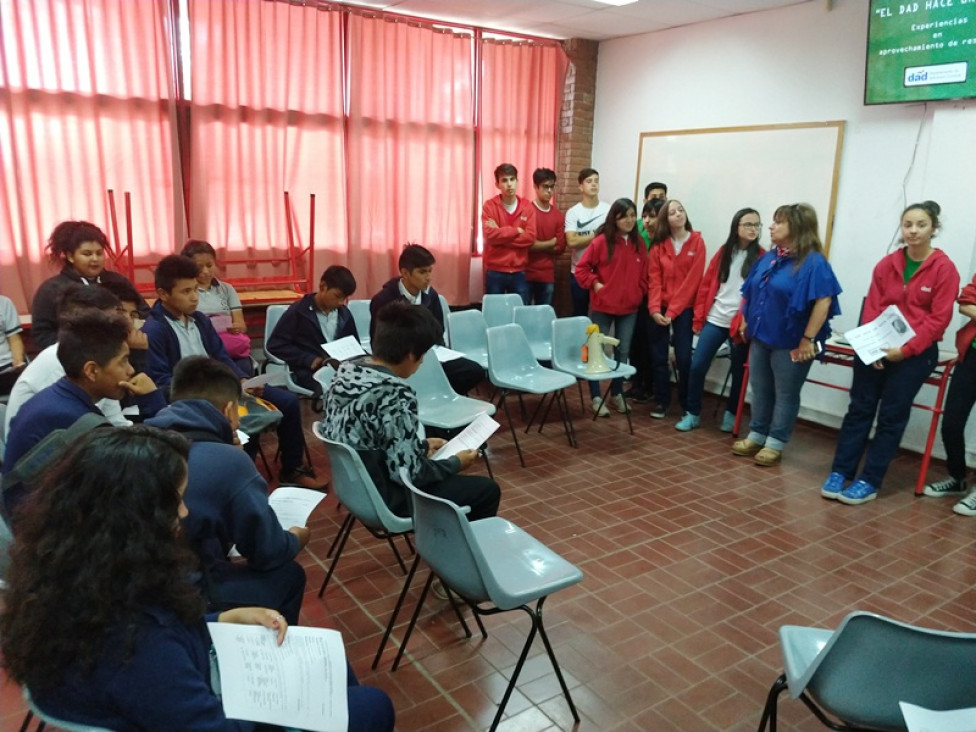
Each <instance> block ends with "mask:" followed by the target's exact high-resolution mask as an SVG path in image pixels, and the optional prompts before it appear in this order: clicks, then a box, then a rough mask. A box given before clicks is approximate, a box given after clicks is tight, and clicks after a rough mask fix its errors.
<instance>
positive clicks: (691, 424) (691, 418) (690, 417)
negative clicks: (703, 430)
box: [674, 412, 701, 432]
mask: <svg viewBox="0 0 976 732" xmlns="http://www.w3.org/2000/svg"><path fill="white" fill-rule="evenodd" d="M700 426H701V417H699V416H698V415H697V414H692V413H691V412H685V416H684V417H682V418H681V419H679V420H678V423H677V424H676V425H675V426H674V428H675V429H676V430H678V431H679V432H691V431H692V430H693V429H695V427H700Z"/></svg>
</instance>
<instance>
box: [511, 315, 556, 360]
mask: <svg viewBox="0 0 976 732" xmlns="http://www.w3.org/2000/svg"><path fill="white" fill-rule="evenodd" d="M555 319H556V311H555V310H553V309H552V305H519V306H517V307H516V308H514V309H513V310H512V322H513V323H515V324H516V325H520V326H522V330H524V331H525V337H526V338H528V339H529V346H530V347H531V348H532V355H533V356H535V360H536V361H540V362H548V361H551V360H552V323H553V321H554V320H555Z"/></svg>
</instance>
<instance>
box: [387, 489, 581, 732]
mask: <svg viewBox="0 0 976 732" xmlns="http://www.w3.org/2000/svg"><path fill="white" fill-rule="evenodd" d="M400 479H401V481H402V482H403V484H404V485H406V486H407V487H408V488H409V489H410V491H411V493H412V494H413V507H414V531H415V535H414V536H415V539H416V543H417V554H418V555H419V556H420V557H421V558H422V559H423V560H424V562H426V563H427V564H428V565H429V566H430V569H431V575H430V576H429V577H428V578H427V584H426V585H424V589H423V592H422V593H421V595H420V600H419V601H418V602H417V607H416V609H415V610H414V613H413V617H412V618H411V619H410V625H409V626H408V628H407V632H406V634H405V635H404V638H403V644H402V645H401V646H400V650H399V651H398V653H397V657H396V661H395V662H394V664H393V669H394V670H396V668H397V667H398V666H399V663H400V659H401V658H402V657H403V653H404V651H405V650H406V648H407V643H408V642H409V641H410V634H411V631H412V630H413V627H414V625H416V622H417V618H418V617H419V615H420V610H421V608H422V606H423V602H424V599H425V598H426V596H427V591H428V589H429V588H430V585H431V581H432V579H433V577H434V575H436V576H437V577H439V578H440V579H441V581H442V582H443V583H444V585H445V587H447V588H448V589H449V590H451V591H453V592H455V593H457V594H458V595H459V596H460V597H461V599H463V600H464V601H465V602H466V603H467V604H468V606H469V607H470V608H471V610H472V611H473V612H474V613H475V618H476V619H477V620H478V625H479V627H480V628H481V632H482V634H483V635H484V637H487V633H485V629H484V625H482V623H481V618H480V616H482V615H494V614H496V613H500V612H506V611H508V610H524V611H525V613H526V615H528V616H529V618H530V619H531V621H532V627H531V628H530V630H529V633H528V636H527V637H526V639H525V644H524V645H523V646H522V651H521V653H520V654H519V658H518V662H517V663H516V664H515V668H514V669H513V670H512V676H511V678H510V679H509V681H508V686H506V687H505V693H504V694H503V695H502V699H501V702H500V703H499V705H498V711H497V712H496V713H495V718H494V719H493V720H492V723H491V727H490V728H489V729H490V730H494V729H495V728H496V727H498V723H499V722H500V721H501V718H502V713H503V712H504V711H505V705H506V704H507V703H508V700H509V697H510V696H511V695H512V691H513V690H514V689H515V684H516V683H517V682H518V677H519V673H520V672H521V671H522V666H523V664H524V663H525V659H526V657H527V656H528V654H529V650H530V649H531V647H532V642H533V641H534V640H535V636H536V634H537V633H538V634H539V636H541V638H542V643H543V645H544V646H545V648H546V653H547V654H548V655H549V660H550V662H551V663H552V668H553V671H555V673H556V678H557V679H558V680H559V685H560V687H561V688H562V692H563V696H564V697H565V698H566V703H567V704H569V709H570V712H572V715H573V719H575V720H576V721H577V722H579V721H580V718H579V714H578V713H577V712H576V705H575V704H573V698H572V696H570V693H569V687H567V686H566V681H565V679H564V678H563V674H562V670H561V669H560V668H559V662H558V661H557V660H556V655H555V653H553V650H552V644H551V643H550V642H549V636H548V635H547V634H546V628H545V625H544V624H543V619H542V606H543V603H545V601H546V598H548V597H549V596H550V595H551V594H553V593H554V592H558V591H559V590H562V589H565V588H567V587H571V586H573V585H575V584H578V583H579V582H580V581H581V580H582V579H583V573H582V572H581V571H580V569H579V567H576V566H575V565H573V564H570V563H569V562H567V561H566V560H565V559H563V558H562V557H561V556H559V555H558V554H556V553H555V552H554V551H552V550H551V549H549V547H547V546H546V545H545V544H543V543H542V542H540V541H538V540H537V539H535V538H533V537H532V536H530V535H529V534H527V533H526V532H525V531H523V530H522V529H520V528H519V527H518V526H516V525H515V524H513V523H512V522H511V521H507V520H506V519H503V518H500V517H498V516H495V517H492V518H484V519H480V520H478V521H470V522H469V521H468V520H467V518H466V517H465V515H464V512H463V511H462V510H461V508H460V507H459V506H458V505H457V504H456V503H452V502H451V501H448V500H445V499H443V498H437V497H436V496H432V495H430V494H428V493H425V492H423V491H421V490H420V489H418V488H416V487H415V486H413V485H412V484H411V482H410V476H409V475H407V473H406V471H405V470H401V472H400ZM531 603H534V607H530V604H531ZM483 605H488V607H483Z"/></svg>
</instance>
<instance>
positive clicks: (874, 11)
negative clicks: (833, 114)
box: [864, 0, 976, 104]
mask: <svg viewBox="0 0 976 732" xmlns="http://www.w3.org/2000/svg"><path fill="white" fill-rule="evenodd" d="M966 97H976V0H915V1H913V2H905V0H871V7H870V17H869V18H868V44H867V64H866V65H865V70H864V103H865V104H893V103H897V102H927V101H933V100H937V99H963V98H966Z"/></svg>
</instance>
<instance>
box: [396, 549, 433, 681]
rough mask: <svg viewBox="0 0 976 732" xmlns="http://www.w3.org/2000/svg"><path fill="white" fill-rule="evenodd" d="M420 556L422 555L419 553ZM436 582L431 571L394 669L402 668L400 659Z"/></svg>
mask: <svg viewBox="0 0 976 732" xmlns="http://www.w3.org/2000/svg"><path fill="white" fill-rule="evenodd" d="M417 557H418V558H419V557H420V555H419V554H418V555H417ZM433 582H434V573H433V572H431V573H430V574H428V575H427V581H426V582H425V583H424V589H423V590H422V591H421V593H420V599H419V600H417V607H415V608H414V611H413V615H411V616H410V624H409V625H408V626H407V632H406V633H404V635H403V641H402V642H401V643H400V650H398V651H397V654H396V658H394V659H393V668H392V669H391V670H392V671H396V670H397V669H398V668H400V659H401V658H403V652H404V651H406V650H407V643H409V642H410V636H411V634H412V633H413V627H414V626H415V625H416V624H417V618H419V617H420V611H421V610H422V609H423V607H424V600H426V599H427V593H428V592H429V591H430V586H431V584H432V583H433Z"/></svg>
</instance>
